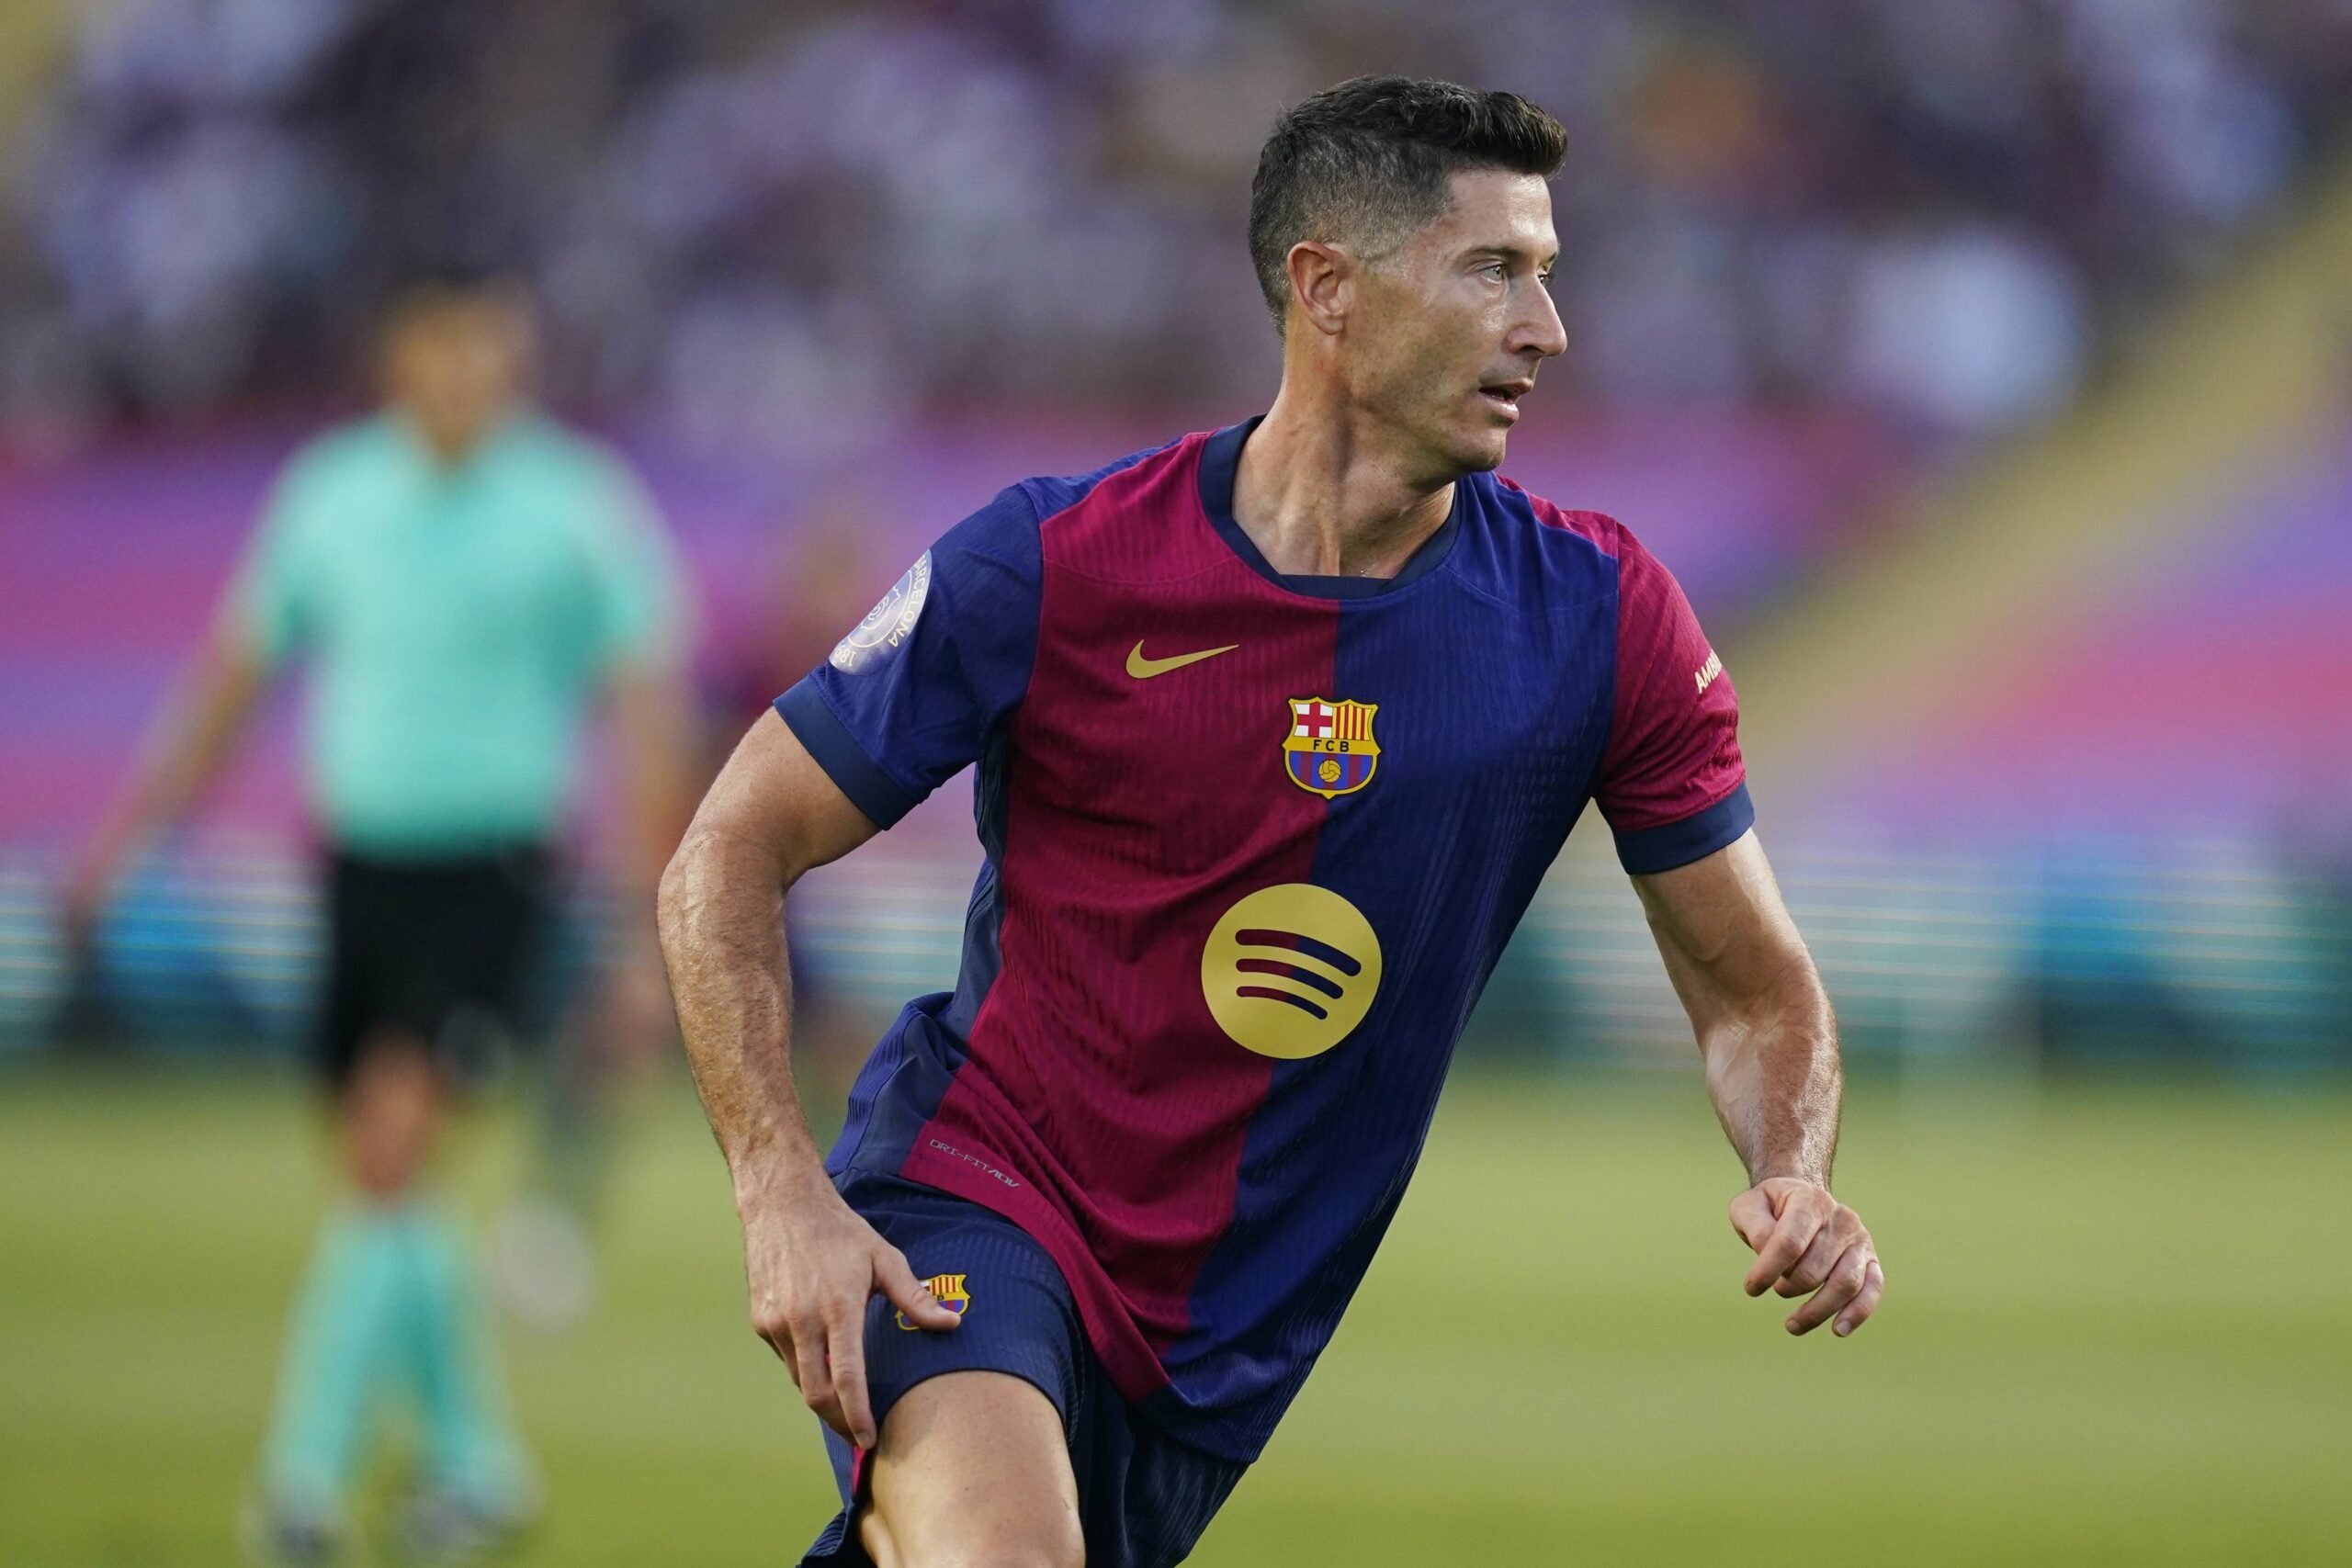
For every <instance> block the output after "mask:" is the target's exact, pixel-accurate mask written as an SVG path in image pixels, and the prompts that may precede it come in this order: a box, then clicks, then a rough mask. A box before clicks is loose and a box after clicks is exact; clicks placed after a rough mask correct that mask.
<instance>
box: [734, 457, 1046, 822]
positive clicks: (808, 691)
mask: <svg viewBox="0 0 2352 1568" xmlns="http://www.w3.org/2000/svg"><path fill="white" fill-rule="evenodd" d="M1044 573H1045V566H1044V561H1043V558H1042V554H1041V551H1040V547H1039V545H1038V537H1037V512H1036V508H1035V505H1034V504H1033V503H1032V502H1030V500H1029V497H1028V494H1027V492H1026V491H1023V490H1022V489H1021V488H1020V487H1018V486H1015V487H1013V488H1012V489H1009V490H1006V491H1003V492H1002V493H1001V494H1000V495H998V496H997V498H996V499H995V500H994V501H992V502H989V504H988V505H987V506H985V507H982V508H981V509H980V510H979V511H978V512H976V513H973V514H972V515H971V516H969V517H967V518H966V519H965V520H964V521H963V522H961V523H959V524H957V525H956V526H955V527H954V528H952V529H950V530H948V532H947V533H946V534H945V535H944V536H943V537H942V538H941V539H940V540H939V542H938V543H937V544H935V545H933V547H931V548H930V549H928V550H926V551H924V552H923V555H922V558H921V559H919V560H917V561H916V562H915V563H914V565H913V566H911V567H910V568H909V569H908V570H907V572H906V575H905V576H903V577H901V578H899V581H897V583H895V584H894V585H893V586H892V587H891V589H890V591H889V592H888V593H886V594H884V595H883V596H882V602H881V603H880V604H876V605H875V606H874V608H873V610H872V611H871V612H869V613H868V614H867V615H866V617H865V619H864V620H862V621H860V622H859V623H858V624H857V625H856V626H854V627H852V628H851V629H850V631H849V634H848V635H847V636H845V637H842V640H841V642H840V644H839V645H838V646H837V647H835V648H834V649H833V652H832V657H831V659H829V660H826V661H825V662H824V663H823V664H820V665H819V666H818V667H817V669H816V670H815V671H813V672H812V673H811V674H809V676H808V677H807V678H806V679H805V680H803V681H801V682H799V684H797V685H796V686H794V687H793V688H792V689H791V690H790V691H788V692H786V693H785V694H784V695H782V696H780V697H778V698H777V699H776V701H775V707H776V712H777V713H778V714H780V715H782V716H783V718H784V721H785V723H786V724H788V725H790V726H791V727H792V732H793V734H795V735H796V736H797V737H799V739H800V743H801V744H802V745H803V746H806V747H807V748H808V749H809V755H810V756H812V757H814V758H816V760H817V761H818V764H819V765H820V766H821V767H822V768H823V769H824V770H825V772H826V773H829V774H831V777H832V780H833V782H834V783H835V784H839V785H840V786H841V789H842V794H844V795H848V796H849V798H850V800H851V801H852V802H853V803H854V805H855V806H856V807H857V808H858V809H859V810H860V811H863V812H864V813H865V815H866V816H867V818H870V819H872V820H873V821H874V822H875V823H876V825H877V826H879V827H884V828H888V827H889V826H891V825H892V824H893V823H895V822H897V821H898V820H899V818H901V817H904V816H905V815H906V814H907V813H908V812H909V811H910V810H912V809H913V808H914V807H915V806H916V804H917V803H918V802H920V801H922V799H923V797H924V796H926V795H930V794H931V792H932V791H933V790H934V789H936V788H938V787H939V786H940V785H941V784H944V783H945V782H946V781H947V780H948V779H950V778H952V777H954V776H955V775H956V773H958V772H960V771H961V770H962V769H964V768H965V767H967V765H969V764H971V763H973V762H976V761H978V760H979V759H980V757H981V755H982V753H983V752H985V751H986V750H987V749H988V746H989V739H990V738H991V737H992V736H993V735H994V734H995V733H996V731H997V729H998V728H999V727H1000V726H1001V725H1002V724H1003V723H1004V722H1005V721H1006V720H1007V719H1009V718H1010V717H1011V716H1012V712H1013V710H1014V709H1016V708H1017V707H1019V706H1020V704H1021V699H1022V695H1023V693H1024V692H1025V691H1026V690H1027V689H1028V684H1029V671H1030V666H1031V664H1032V663H1033V662H1034V661H1035V658H1036V651H1037V615H1038V607H1039V595H1040V592H1041V586H1042V582H1043V578H1044Z"/></svg>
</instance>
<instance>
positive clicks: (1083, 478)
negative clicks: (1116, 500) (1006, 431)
mask: <svg viewBox="0 0 2352 1568" xmlns="http://www.w3.org/2000/svg"><path fill="white" fill-rule="evenodd" d="M1204 439H1205V437H1204V436H1203V435H1199V434H1193V435H1180V436H1178V437H1177V438H1176V439H1175V440H1173V441H1163V442H1160V443H1159V444H1158V445H1157V446H1146V447H1142V448H1140V449H1139V450H1136V451H1134V452H1130V453H1128V454H1127V455H1126V456H1125V457H1115V458H1114V459H1112V460H1111V461H1110V462H1108V463H1105V464H1103V466H1102V467H1101V468H1095V469H1092V470H1091V471H1089V472H1087V473H1083V474H1052V475H1043V474H1041V475H1034V476H1032V477H1031V478H1028V479H1023V480H1021V481H1020V482H1019V483H1017V484H1015V485H1012V486H1011V487H1009V489H1010V490H1013V491H1020V492H1021V493H1022V495H1023V497H1024V498H1026V500H1027V501H1028V503H1029V504H1030V506H1031V507H1032V508H1033V509H1034V510H1035V516H1036V519H1037V521H1038V522H1040V523H1043V522H1044V521H1045V520H1046V519H1047V518H1054V517H1059V516H1060V515H1061V514H1062V513H1066V512H1068V511H1069V510H1070V509H1071V508H1073V507H1076V506H1079V505H1081V504H1082V503H1084V502H1088V501H1091V500H1094V499H1096V498H1097V495H1098V492H1100V491H1103V489H1104V487H1105V486H1106V485H1108V486H1109V487H1110V489H1111V491H1113V492H1114V493H1118V494H1122V495H1124V494H1125V493H1126V492H1128V491H1132V490H1133V489H1134V488H1135V487H1136V483H1137V482H1138V481H1143V480H1149V479H1156V478H1163V477H1165V475H1166V474H1168V473H1170V472H1172V471H1173V470H1175V469H1178V468H1187V467H1189V466H1190V465H1189V464H1188V463H1187V462H1186V461H1184V459H1185V458H1187V457H1193V458H1197V457H1198V448H1199V446H1200V443H1201V442H1202V441H1203V440H1204ZM999 499H1000V500H1001V499H1002V498H1001V497H1000V498H999ZM1103 499H1106V500H1107V499H1110V497H1109V496H1104V497H1103Z"/></svg>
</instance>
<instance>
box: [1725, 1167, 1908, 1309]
mask: <svg viewBox="0 0 2352 1568" xmlns="http://www.w3.org/2000/svg"><path fill="white" fill-rule="evenodd" d="M1731 1227H1732V1229H1734V1230H1736V1231H1737V1232H1738V1233H1739V1238H1740V1239H1741V1240H1742V1241H1744V1242H1746V1243H1747V1245H1748V1246H1750V1247H1754V1248H1755V1249H1756V1264H1755V1267H1753V1268H1751V1269H1748V1271H1747V1281H1746V1288H1747V1293H1748V1294H1749V1295H1751V1296H1760V1295H1762V1294H1763V1293H1764V1288H1765V1287H1766V1286H1768V1285H1770V1287H1771V1288H1772V1289H1773V1290H1774V1291H1776V1292H1779V1293H1780V1294H1781V1295H1783V1296H1802V1295H1807V1294H1810V1295H1811V1296H1812V1298H1813V1299H1812V1300H1811V1301H1808V1302H1806V1303H1804V1305H1803V1306H1800V1307H1799V1308H1797V1310H1796V1311H1794V1312H1793V1313H1791V1314H1789V1322H1788V1328H1789V1332H1790V1333H1792V1334H1810V1333H1811V1332H1813V1330H1815V1329H1816V1328H1818V1327H1820V1326H1821V1325H1823V1324H1825V1323H1826V1322H1828V1321H1829V1319H1830V1317H1831V1315H1832V1314H1835V1315H1836V1317H1837V1319H1838V1323H1837V1333H1838V1337H1840V1338H1843V1337H1845V1336H1847V1335H1849V1334H1851V1333H1852V1332H1854V1330H1855V1329H1857V1328H1860V1326H1861V1325H1862V1324H1863V1322H1864V1321H1865V1320H1866V1319H1868V1318H1869V1316H1870V1315H1871V1313H1872V1312H1874V1311H1876V1310H1877V1308H1878V1300H1879V1297H1880V1296H1881V1295H1883V1293H1884V1292H1885V1291H1886V1271H1885V1270H1884V1269H1882V1268H1880V1267H1879V1261H1878V1248H1877V1247H1876V1246H1875V1245H1874V1244H1873V1243H1872V1242H1871V1233H1870V1231H1869V1230H1868V1229H1867V1228H1866V1227H1865V1226H1864V1225H1863V1224H1862V1221H1861V1216H1860V1215H1859V1214H1857V1213H1854V1211H1853V1210H1851V1209H1849V1208H1848V1207H1846V1205H1845V1204H1843V1203H1840V1202H1839V1201H1838V1200H1837V1199H1835V1198H1833V1197H1831V1196H1830V1194H1829V1189H1828V1188H1826V1187H1824V1186H1822V1185H1821V1184H1820V1183H1819V1182H1817V1181H1812V1180H1808V1179H1805V1178H1804V1177H1801V1176H1770V1177H1766V1178H1765V1179H1763V1180H1762V1181H1759V1182H1758V1183H1757V1184H1756V1185H1755V1186H1753V1187H1751V1188H1749V1189H1748V1190H1747V1191H1745V1192H1743V1193H1741V1194H1740V1195H1739V1196H1738V1197H1736V1198H1735V1199H1733V1200H1732V1201H1731Z"/></svg>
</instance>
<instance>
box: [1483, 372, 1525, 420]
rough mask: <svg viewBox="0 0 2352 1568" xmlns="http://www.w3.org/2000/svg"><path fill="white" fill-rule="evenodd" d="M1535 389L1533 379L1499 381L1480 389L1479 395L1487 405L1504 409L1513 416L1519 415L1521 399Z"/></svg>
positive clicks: (1514, 417) (1515, 417)
mask: <svg viewBox="0 0 2352 1568" xmlns="http://www.w3.org/2000/svg"><path fill="white" fill-rule="evenodd" d="M1533 389H1534V383H1533V382H1532V381H1497V382H1494V383H1492V384H1490V385H1488V386H1484V387H1481V388H1479V389H1478V395H1479V396H1480V397H1481V398H1484V399H1485V400H1487V406H1488V407H1490V408H1496V409H1500V410H1502V411H1503V412H1505V413H1508V414H1509V415H1510V417H1511V418H1513V419H1517V418H1518V417H1519V400H1520V399H1521V398H1523V397H1525V396H1526V395H1527V394H1528V393H1529V392H1530V391H1532V390H1533Z"/></svg>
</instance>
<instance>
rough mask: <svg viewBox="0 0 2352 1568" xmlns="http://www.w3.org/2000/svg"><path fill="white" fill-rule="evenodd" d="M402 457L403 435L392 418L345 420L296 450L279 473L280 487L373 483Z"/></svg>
mask: <svg viewBox="0 0 2352 1568" xmlns="http://www.w3.org/2000/svg"><path fill="white" fill-rule="evenodd" d="M400 455H401V438H400V433H399V432H398V431H397V430H395V429H394V428H393V427H392V422H391V421H390V418H389V417H387V416H385V415H383V414H371V415H369V416H368V417H367V418H364V419H354V420H346V421H345V422H344V423H341V424H336V425H330V426H329V427H328V428H326V429H325V430H322V431H321V432H320V433H319V434H316V435H313V436H311V438H310V439H309V440H308V441H305V442H303V443H302V444H301V445H300V446H297V447H296V448H294V451H293V454H292V455H291V456H290V457H288V458H287V459H286V463H285V466H284V467H283V468H280V469H279V470H278V482H279V484H280V486H281V487H296V486H299V487H304V488H313V487H317V486H321V485H330V484H334V483H338V482H345V481H351V482H357V481H367V480H372V479H375V478H376V477H378V476H379V475H380V474H381V473H382V472H383V471H384V470H385V469H387V468H390V467H391V466H392V465H393V464H395V463H396V462H398V461H399V458H400Z"/></svg>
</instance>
